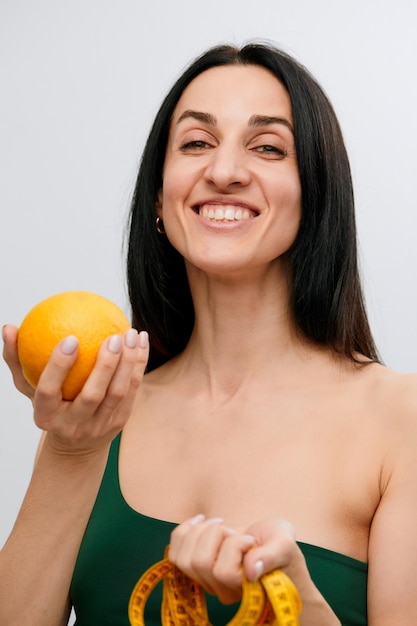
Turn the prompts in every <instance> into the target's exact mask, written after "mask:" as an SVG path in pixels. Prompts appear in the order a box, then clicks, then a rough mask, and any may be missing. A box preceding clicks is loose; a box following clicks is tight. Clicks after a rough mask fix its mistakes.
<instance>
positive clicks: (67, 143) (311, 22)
mask: <svg viewBox="0 0 417 626" xmlns="http://www.w3.org/2000/svg"><path fill="white" fill-rule="evenodd" d="M415 6H416V5H415V3H414V1H413V0H397V1H396V2H389V1H387V0H340V1H334V0H314V1H311V0H298V1H297V0H292V1H290V0H285V1H282V0H260V1H258V2H249V1H248V0H246V1H244V0H206V1H204V2H202V1H200V0H177V1H172V0H166V2H163V1H160V0H159V1H158V0H153V1H152V2H149V1H147V2H141V1H140V0H71V1H70V2H68V1H65V2H63V1H62V0H33V1H31V0H0V85H1V93H0V211H1V213H0V215H1V222H0V323H1V324H4V323H6V322H11V323H15V324H17V325H18V324H19V323H20V322H21V320H22V318H23V317H24V315H25V313H26V312H27V311H28V310H29V308H31V307H32V306H33V305H34V304H35V303H36V302H38V301H39V300H41V299H43V298H44V297H47V296H49V295H52V294H53V293H56V292H59V291H64V290H67V289H87V290H90V291H95V292H97V293H100V294H102V295H104V296H106V297H108V298H111V299H112V300H114V301H115V302H117V303H118V304H119V305H120V306H122V307H123V308H124V309H125V310H126V311H127V312H128V303H127V296H126V289H125V282H124V261H123V253H122V239H123V228H124V224H125V219H126V215H127V211H128V206H129V200H130V196H131V192H132V187H133V183H134V178H135V172H136V169H137V163H138V159H139V155H140V151H141V148H142V146H143V142H144V140H145V137H146V134H147V132H148V130H149V126H150V123H151V120H152V119H153V116H154V114H155V112H156V108H157V106H159V103H160V101H161V99H162V97H163V96H164V94H165V92H166V90H167V89H168V87H169V86H170V85H171V83H172V82H173V80H174V79H175V78H176V76H177V75H178V74H179V73H180V71H181V70H182V69H183V67H184V66H185V65H186V64H187V63H188V61H189V60H190V59H191V58H193V57H194V56H195V55H197V54H199V53H200V52H202V51H203V50H204V49H205V48H206V47H208V46H211V45H213V44H216V43H220V42H233V43H242V42H243V41H246V40H248V39H254V38H257V39H259V38H262V39H268V40H273V41H274V42H276V43H278V44H280V45H281V46H282V47H283V48H284V49H285V50H286V51H288V52H290V53H292V54H293V55H294V56H295V57H297V58H298V59H299V60H301V61H302V62H303V63H304V64H305V65H307V67H308V68H309V69H310V70H311V71H312V72H313V74H314V75H315V76H316V77H317V78H318V79H319V81H320V82H321V84H322V85H323V86H324V88H325V90H326V91H327V93H328V94H329V96H330V98H331V100H332V102H333V104H334V106H335V108H336V111H337V113H338V115H339V119H340V121H341V125H342V128H343V131H344V135H345V139H346V143H347V146H348V149H349V153H350V156H351V163H352V169H353V176H354V181H355V188H356V200H357V221H358V229H359V240H360V248H361V263H362V271H363V277H364V284H365V292H366V296H367V302H368V309H369V314H370V319H371V322H372V326H373V330H374V334H375V336H376V339H377V343H378V345H379V347H380V350H381V353H382V356H383V358H384V360H385V362H386V363H387V364H388V365H389V366H390V367H392V368H394V369H399V370H402V371H404V372H407V371H410V372H411V371H414V370H417V356H415V351H416V348H417V330H416V328H417V324H416V320H417V295H416V289H415V277H416V262H417V251H416V244H415V230H416V225H417V218H416V214H417V201H416V191H415V186H416V178H417V177H416V165H417V122H416V119H417V86H416V78H417V71H416V61H417V37H416V23H417V19H416V18H417V10H416V8H415ZM38 437H39V433H38V431H37V429H36V428H35V427H34V426H33V423H32V420H31V406H30V404H29V402H28V401H27V400H26V399H24V398H22V397H20V395H19V393H18V392H17V391H16V390H15V389H14V387H13V384H12V380H11V377H10V374H9V372H8V369H7V368H6V366H5V365H4V363H3V362H2V363H1V364H0V544H2V543H3V541H4V540H5V539H6V537H7V534H8V533H9V531H10V528H11V526H12V523H13V520H14V518H15V516H16V513H17V511H18V507H19V504H20V502H21V499H22V497H23V495H24V491H25V488H26V485H27V482H28V480H29V477H30V472H31V468H32V461H33V456H34V452H35V447H36V443H37V440H38Z"/></svg>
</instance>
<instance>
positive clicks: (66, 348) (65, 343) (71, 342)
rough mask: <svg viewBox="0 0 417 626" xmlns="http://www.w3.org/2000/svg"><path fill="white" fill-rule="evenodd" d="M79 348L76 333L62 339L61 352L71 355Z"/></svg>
mask: <svg viewBox="0 0 417 626" xmlns="http://www.w3.org/2000/svg"><path fill="white" fill-rule="evenodd" d="M77 348H78V339H77V337H74V335H68V337H65V339H63V340H62V341H61V352H62V354H65V356H71V354H74V352H75V351H76V349H77Z"/></svg>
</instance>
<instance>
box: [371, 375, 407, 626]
mask: <svg viewBox="0 0 417 626" xmlns="http://www.w3.org/2000/svg"><path fill="white" fill-rule="evenodd" d="M404 379H405V380H406V384H405V385H403V383H402V382H401V386H402V388H401V389H399V390H398V392H397V393H395V394H393V401H392V402H389V405H388V406H389V412H390V414H391V417H390V420H389V423H390V426H389V428H390V432H389V437H388V441H387V452H386V455H385V459H384V469H383V472H382V473H381V481H380V482H381V487H380V489H381V501H380V505H379V507H378V509H377V511H376V514H375V516H374V519H373V522H372V526H371V532H370V541H369V579H368V616H369V626H392V624H401V626H414V625H415V624H417V575H416V565H417V379H416V377H415V376H407V377H402V380H404Z"/></svg>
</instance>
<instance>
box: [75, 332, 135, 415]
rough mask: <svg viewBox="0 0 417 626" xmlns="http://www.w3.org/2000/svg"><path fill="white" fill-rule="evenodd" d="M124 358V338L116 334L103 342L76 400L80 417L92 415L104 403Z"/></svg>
mask: <svg viewBox="0 0 417 626" xmlns="http://www.w3.org/2000/svg"><path fill="white" fill-rule="evenodd" d="M122 356H123V338H122V336H121V335H119V334H116V335H112V336H111V337H108V338H107V339H105V340H104V341H103V343H102V344H101V346H100V349H99V351H98V354H97V358H96V362H95V364H94V367H93V369H92V370H91V372H90V374H89V376H88V378H87V380H86V382H85V383H84V386H83V388H82V389H81V391H80V393H79V394H78V396H77V397H76V398H75V400H74V408H76V409H77V412H78V414H79V415H81V416H82V415H83V414H84V413H85V414H86V415H92V414H94V413H95V411H96V410H97V409H98V408H99V407H100V405H101V404H102V403H103V400H104V398H105V397H106V394H107V391H108V388H109V386H110V383H111V380H112V378H113V376H114V374H115V372H116V368H117V367H118V365H119V363H120V361H121V359H122Z"/></svg>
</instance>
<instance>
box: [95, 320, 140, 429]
mask: <svg viewBox="0 0 417 626" xmlns="http://www.w3.org/2000/svg"><path fill="white" fill-rule="evenodd" d="M148 358H149V338H148V333H147V332H146V331H142V332H141V333H139V335H138V333H137V331H136V330H134V329H133V328H132V329H130V330H129V331H127V332H126V333H125V335H124V337H123V349H122V356H121V359H120V361H119V364H118V366H117V368H116V370H115V372H114V375H113V377H112V379H111V381H110V383H109V386H108V388H107V392H106V395H105V397H104V399H103V402H102V403H101V405H100V407H99V409H98V411H97V418H100V420H101V421H102V422H103V423H105V422H106V421H107V420H109V419H111V420H112V426H113V428H120V429H121V428H122V427H123V426H124V424H125V422H126V419H127V417H128V416H129V415H130V413H131V409H132V406H133V402H134V400H135V397H136V394H137V391H138V389H139V387H140V384H141V382H142V379H143V376H144V373H145V369H146V366H147V363H148Z"/></svg>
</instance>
